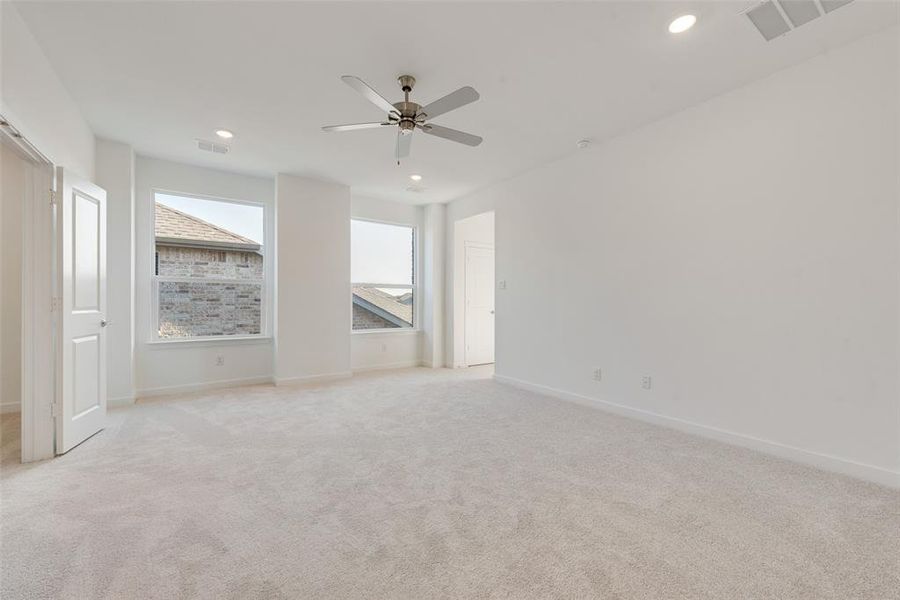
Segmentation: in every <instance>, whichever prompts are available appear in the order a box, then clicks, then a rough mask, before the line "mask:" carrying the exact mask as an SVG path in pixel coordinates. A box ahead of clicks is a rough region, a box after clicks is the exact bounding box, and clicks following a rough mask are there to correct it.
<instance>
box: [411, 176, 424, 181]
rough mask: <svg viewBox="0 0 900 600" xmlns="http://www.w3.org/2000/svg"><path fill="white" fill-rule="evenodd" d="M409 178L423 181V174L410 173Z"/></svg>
mask: <svg viewBox="0 0 900 600" xmlns="http://www.w3.org/2000/svg"><path fill="white" fill-rule="evenodd" d="M409 178H410V179H412V180H413V181H422V176H421V175H410V176H409Z"/></svg>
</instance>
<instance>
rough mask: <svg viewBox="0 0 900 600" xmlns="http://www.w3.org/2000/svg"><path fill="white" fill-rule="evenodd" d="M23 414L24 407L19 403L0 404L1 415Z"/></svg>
mask: <svg viewBox="0 0 900 600" xmlns="http://www.w3.org/2000/svg"><path fill="white" fill-rule="evenodd" d="M17 412H22V405H21V404H19V403H18V402H3V403H0V415H5V414H7V413H17Z"/></svg>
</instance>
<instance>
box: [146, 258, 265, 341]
mask: <svg viewBox="0 0 900 600" xmlns="http://www.w3.org/2000/svg"><path fill="white" fill-rule="evenodd" d="M156 251H157V272H158V274H159V275H160V276H163V277H167V276H168V277H207V278H213V279H237V280H247V281H248V283H234V282H227V283H226V282H223V283H214V282H175V281H161V282H160V283H159V337H161V338H182V337H202V336H218V335H256V334H259V333H261V332H262V330H261V328H262V319H261V317H262V279H263V277H264V273H263V257H262V256H261V255H260V254H257V253H255V252H244V251H239V250H210V249H206V248H190V247H177V246H163V245H157V247H156ZM251 281H252V282H253V283H249V282H251Z"/></svg>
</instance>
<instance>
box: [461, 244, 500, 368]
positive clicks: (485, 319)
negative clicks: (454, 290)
mask: <svg viewBox="0 0 900 600" xmlns="http://www.w3.org/2000/svg"><path fill="white" fill-rule="evenodd" d="M465 318H466V365H467V366H469V367H471V366H473V365H484V364H488V363H492V362H494V249H493V248H491V247H487V246H476V245H472V244H469V245H466V313H465Z"/></svg>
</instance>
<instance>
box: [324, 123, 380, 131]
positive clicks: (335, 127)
mask: <svg viewBox="0 0 900 600" xmlns="http://www.w3.org/2000/svg"><path fill="white" fill-rule="evenodd" d="M387 125H393V123H390V122H386V123H353V124H351V125H328V126H327V127H323V128H322V131H355V130H357V129H375V128H376V127H386V126H387Z"/></svg>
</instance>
